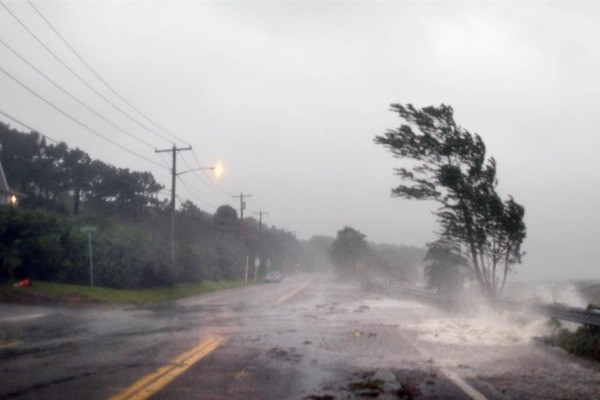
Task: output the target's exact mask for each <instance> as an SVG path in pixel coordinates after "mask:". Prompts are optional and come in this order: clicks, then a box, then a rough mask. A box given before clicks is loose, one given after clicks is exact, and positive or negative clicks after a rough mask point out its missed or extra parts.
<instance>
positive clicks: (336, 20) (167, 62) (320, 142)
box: [0, 0, 600, 280]
mask: <svg viewBox="0 0 600 400" xmlns="http://www.w3.org/2000/svg"><path fill="white" fill-rule="evenodd" d="M482 3H483V2H482ZM482 3H477V2H469V3H459V2H451V3H446V2H435V3H422V2H372V3H371V2H337V1H334V2H328V3H320V2H262V3H258V2H241V1H240V2H227V3H225V2H178V3H170V2H169V3H167V2H129V3H125V2H103V1H102V2H42V1H39V0H36V1H35V2H34V4H35V5H36V6H37V7H38V9H39V10H40V11H41V12H42V13H43V14H44V16H45V17H46V18H47V19H48V20H49V21H50V22H51V23H52V24H53V25H54V26H55V28H56V29H57V30H58V32H60V33H61V34H62V35H63V36H64V37H65V38H66V39H67V41H69V42H70V43H71V45H72V46H73V47H74V48H75V49H76V50H77V51H78V52H79V53H80V54H81V56H82V57H83V58H84V59H85V60H86V61H87V62H88V63H89V64H90V65H91V66H92V67H93V68H95V69H96V71H97V72H98V73H99V74H100V75H101V76H102V77H103V78H104V79H105V80H106V81H107V82H108V83H109V84H111V85H112V86H113V87H114V88H115V89H116V90H117V91H118V92H119V93H120V94H121V95H122V96H123V97H124V98H125V99H127V100H128V101H129V102H130V103H131V104H133V105H134V106H136V107H137V108H138V109H139V110H141V111H143V112H144V113H145V114H146V115H147V116H149V117H150V118H152V119H153V120H154V121H155V122H158V123H159V124H160V125H161V126H162V127H164V128H166V129H167V130H168V131H169V132H171V133H173V134H175V135H176V136H178V137H180V138H181V139H182V140H183V141H184V142H186V143H189V144H191V145H192V147H193V149H194V152H195V153H196V155H197V157H198V159H199V160H200V162H201V163H202V164H203V165H205V166H210V165H212V164H213V163H214V162H215V161H217V160H222V162H223V163H224V165H225V174H224V175H223V176H222V177H221V179H220V181H219V183H218V185H219V187H220V188H221V189H216V188H215V187H212V186H210V185H207V184H205V183H202V182H201V181H200V180H199V179H198V178H197V177H196V176H194V175H193V174H187V175H184V176H182V178H183V180H184V181H185V182H186V184H187V185H188V186H189V187H190V188H192V190H193V193H190V192H189V191H188V190H187V189H186V188H185V187H183V186H182V185H179V194H180V195H181V196H182V197H183V198H189V199H192V200H193V201H195V202H196V203H197V204H198V205H199V206H200V207H201V208H202V209H205V210H207V211H209V212H214V210H215V209H216V207H218V206H219V205H221V204H231V205H233V206H236V207H238V203H236V200H235V199H233V198H232V197H231V193H239V192H240V191H243V192H244V193H250V194H251V195H252V198H251V199H249V201H248V208H247V210H246V212H247V213H252V212H256V211H259V210H261V209H262V210H265V211H268V212H269V215H268V216H266V217H265V221H266V222H267V223H269V224H275V225H277V226H279V227H282V228H285V229H287V230H290V231H296V233H297V235H298V237H300V238H309V237H310V236H312V235H329V236H334V235H335V233H336V231H337V230H339V229H341V228H342V227H343V226H345V225H350V226H353V227H354V228H356V229H358V230H360V231H361V232H363V233H364V234H366V235H367V236H368V239H369V240H371V241H375V242H386V243H396V244H407V245H415V246H424V245H425V244H426V243H427V242H429V241H432V240H434V238H435V235H434V233H433V231H434V230H435V229H436V223H435V217H434V216H433V215H432V214H431V212H432V210H434V205H433V204H431V203H429V204H428V203H422V202H416V201H408V200H402V199H399V198H391V197H390V189H391V188H392V187H393V186H395V185H397V184H398V183H399V181H398V178H397V177H395V176H394V175H393V168H394V167H397V166H400V164H401V161H400V160H397V159H394V158H393V157H392V156H391V154H390V153H388V152H387V151H386V150H385V149H384V148H383V147H381V146H376V145H375V144H373V137H374V136H375V135H378V134H382V133H384V132H385V131H386V129H391V128H396V127H398V126H399V124H400V121H399V120H398V118H397V116H395V115H394V114H392V113H391V112H389V104H390V103H413V104H414V105H415V106H418V107H423V106H428V105H439V104H440V103H445V104H449V105H451V106H453V107H454V110H455V118H456V120H457V122H458V123H459V124H461V125H462V126H463V127H465V128H467V129H469V130H470V131H471V132H477V133H479V134H480V135H481V136H482V137H483V139H484V141H485V142H486V144H487V147H488V151H489V154H490V155H492V156H494V157H495V158H496V160H497V162H498V175H499V181H500V185H499V191H500V192H501V194H502V195H503V196H507V195H509V194H510V195H513V196H514V197H515V200H517V201H518V202H520V203H521V204H523V205H524V206H525V208H526V218H525V220H526V223H527V228H528V234H527V239H526V241H525V245H524V248H525V250H526V251H527V256H526V257H525V259H524V263H523V265H521V266H518V267H517V274H516V278H518V279H527V280H530V279H545V278H548V279H553V278H557V279H581V278H593V279H599V278H600V265H599V261H598V260H599V256H600V254H599V253H600V218H599V214H600V212H599V208H598V204H600V188H599V184H600V156H599V150H600V135H599V124H600V123H599V118H598V106H599V104H600V76H599V72H598V71H599V70H598V66H599V65H600V43H599V42H600V5H599V4H598V3H593V2H560V3H559V2H535V1H529V2H526V3H525V2H523V3H519V2H497V3H490V2H485V3H483V4H485V5H483V4H482ZM4 4H6V6H7V7H8V8H10V10H11V11H12V12H13V13H14V14H15V15H16V16H18V17H19V18H20V19H21V20H22V21H23V23H24V24H25V25H26V26H27V27H28V28H29V29H31V31H32V32H34V33H35V34H36V35H38V36H39V38H40V39H41V40H42V41H43V42H44V43H45V44H46V45H47V46H48V47H49V48H50V49H52V51H54V52H55V53H56V55H57V56H58V57H59V58H60V59H61V60H63V62H65V63H66V64H68V65H69V66H70V67H71V68H73V69H74V70H75V71H76V72H77V73H79V74H80V75H81V76H82V77H83V78H84V79H85V80H86V81H88V82H89V83H90V84H91V85H93V86H94V87H95V88H97V90H99V91H100V92H101V93H103V94H104V95H105V96H106V97H107V98H110V99H111V100H112V101H114V102H115V104H118V105H119V106H120V107H123V109H124V110H127V112H129V113H131V114H132V115H134V112H133V111H131V110H130V109H129V108H127V106H126V105H124V104H123V103H121V102H120V100H119V99H117V98H116V97H115V96H114V95H113V94H112V93H110V92H109V91H108V90H107V89H106V88H105V87H104V86H103V85H102V84H101V83H100V82H99V81H98V80H97V79H95V77H94V76H93V75H92V74H91V73H90V72H89V71H88V70H87V69H86V68H85V67H84V66H83V65H82V64H81V62H80V61H79V60H78V59H77V58H76V57H75V56H74V55H73V53H71V52H70V51H69V50H68V48H66V47H65V45H64V44H63V43H62V42H61V41H60V39H58V37H57V36H55V35H54V33H53V32H52V31H51V30H50V28H49V27H48V26H47V25H45V23H44V21H43V20H42V19H41V18H40V16H39V15H38V14H37V13H36V12H35V10H34V9H33V8H32V7H31V6H30V5H29V4H28V3H27V2H24V1H18V2H15V1H5V2H4ZM0 39H2V40H3V41H4V42H6V43H7V44H9V45H10V46H12V47H13V48H14V49H15V50H17V51H18V52H19V53H20V54H21V55H23V56H24V57H26V58H27V59H28V60H29V61H30V62H31V63H33V64H34V65H35V66H36V67H37V68H39V69H40V70H42V71H43V72H44V73H45V74H47V75H48V76H49V77H51V78H52V79H54V80H56V81H57V82H58V83H59V84H60V85H61V86H62V87H64V88H65V89H67V90H69V91H70V92H72V93H73V94H74V95H76V96H78V97H79V98H81V99H82V100H83V101H84V102H86V103H87V104H89V105H90V106H92V107H93V108H94V109H95V110H97V111H98V112H100V113H102V114H103V115H105V116H107V117H108V118H109V119H110V120H111V121H112V122H113V123H114V124H116V125H118V126H119V127H121V129H123V130H126V131H128V132H130V133H132V134H134V135H136V136H138V137H140V138H143V139H144V140H145V141H147V142H149V144H151V146H144V145H143V144H141V143H139V142H137V141H134V140H132V139H130V138H128V137H127V136H125V135H124V134H123V133H122V132H120V131H119V130H117V129H115V128H114V127H112V126H110V125H109V124H107V123H106V122H104V121H102V120H100V119H99V118H97V117H96V116H94V115H93V114H91V113H90V112H89V111H87V110H86V109H84V108H83V107H81V106H80V105H78V104H77V103H75V102H74V101H73V100H72V99H70V98H68V97H67V96H66V95H64V94H63V93H61V92H60V91H59V90H57V89H56V88H55V87H53V86H52V85H51V84H49V83H48V82H47V81H45V80H44V79H43V78H41V77H40V76H39V75H37V74H36V73H35V72H34V71H33V70H31V69H30V68H29V67H28V66H27V65H25V64H24V63H23V62H22V61H20V60H19V59H18V58H17V57H16V56H15V55H14V54H13V53H11V52H10V51H9V50H8V49H7V48H6V47H5V46H3V45H2V44H0V67H2V68H3V69H5V70H7V71H8V72H10V73H11V74H14V76H15V77H16V78H18V79H19V80H21V81H22V82H23V83H24V84H26V85H28V86H30V87H31V88H32V89H33V90H35V91H37V92H38V93H39V94H40V95H42V96H44V97H46V98H47V99H48V100H49V101H51V102H52V103H53V104H55V105H56V106H58V107H60V108H61V109H64V110H65V111H66V112H68V113H69V114H71V115H73V116H74V117H76V118H78V119H80V120H81V121H82V122H84V123H85V124H87V125H89V126H90V127H91V128H92V129H94V130H96V131H98V132H100V133H102V134H104V135H106V136H108V137H110V138H112V139H113V140H114V141H116V142H118V143H119V144H121V145H122V146H125V147H127V148H128V149H130V150H133V151H135V152H137V153H139V154H142V155H144V156H145V157H148V158H149V159H151V160H152V161H155V162H158V163H159V164H162V163H163V160H162V159H161V158H160V157H159V156H158V155H157V154H155V153H154V151H153V147H156V148H168V147H169V146H171V143H172V140H169V141H167V140H165V139H162V138H160V137H158V136H156V135H155V134H153V133H151V132H149V131H147V130H145V129H144V128H142V127H141V126H140V125H137V124H135V123H133V122H132V121H131V120H129V119H128V118H126V117H125V116H124V115H122V114H120V113H119V112H117V111H116V110H115V109H113V108H111V106H109V105H108V104H106V103H105V102H104V101H103V100H101V99H100V98H99V97H98V96H96V95H94V94H93V93H92V92H91V91H90V90H89V89H88V88H86V87H85V86H84V85H83V84H82V83H81V82H79V81H78V80H77V79H76V78H74V77H73V76H72V75H71V74H70V73H69V72H68V71H67V70H66V69H65V68H64V67H63V66H61V65H60V64H59V63H58V62H57V61H56V60H55V59H54V58H52V56H51V55H50V54H49V53H48V52H47V51H46V50H44V48H43V47H42V46H40V45H39V43H37V42H36V41H35V40H34V39H33V38H32V37H31V36H29V34H28V33H27V31H25V29H23V27H22V26H20V25H19V24H18V23H17V22H16V21H15V20H14V19H13V17H11V16H10V14H8V12H7V11H6V9H4V8H3V7H0ZM0 111H3V112H5V113H8V114H11V115H12V116H14V117H16V118H19V119H21V120H22V121H23V122H25V123H27V124H29V125H30V126H32V127H33V128H35V129H38V130H39V131H41V132H42V133H45V134H47V135H49V136H50V137H53V138H55V139H57V140H61V141H65V142H67V143H68V144H69V145H70V146H71V147H80V148H81V149H83V150H85V151H87V152H88V153H89V154H90V155H91V156H92V157H94V158H100V159H102V160H104V161H107V162H110V163H112V164H114V165H116V166H119V167H128V168H132V169H136V170H149V171H152V172H153V173H154V174H155V177H156V178H157V180H158V181H159V182H161V183H162V184H164V185H165V187H166V188H167V189H168V188H169V185H170V177H169V171H168V170H167V168H160V167H158V166H156V165H154V164H151V163H149V162H148V161H145V160H142V159H139V158H136V157H134V156H132V155H131V154H128V153H127V152H125V151H123V150H122V149H120V148H118V147H116V146H114V145H113V144H111V143H109V142H107V141H105V140H103V139H102V138H99V137H97V136H95V135H94V134H92V133H91V132H89V131H87V130H86V129H84V128H82V127H81V126H79V125H77V124H76V123H74V122H73V121H71V120H69V119H68V118H66V117H65V116H64V115H62V114H60V113H59V112H57V111H56V110H54V109H52V108H51V107H49V106H48V105H47V104H45V103H44V102H42V101H41V100H39V99H38V98H36V97H35V96H33V95H32V94H31V93H29V92H27V91H26V90H25V89H23V88H22V87H21V86H19V85H18V84H17V83H15V82H14V81H12V80H11V79H10V78H8V77H7V76H6V75H5V74H3V73H1V72H0ZM137 118H139V119H140V121H142V120H143V119H142V117H139V116H138V117H137ZM0 120H2V121H5V122H8V123H10V124H11V125H12V126H14V127H16V128H18V129H21V130H24V128H22V127H21V126H20V125H18V124H16V123H14V122H12V121H10V120H9V119H7V118H5V117H3V116H0ZM146 124H148V125H149V126H150V124H149V122H146ZM154 129H156V130H157V129H158V128H154ZM159 132H160V131H159ZM176 143H177V144H178V145H183V143H182V142H181V141H176ZM182 155H183V158H180V164H179V165H180V168H181V169H188V168H187V166H186V164H185V161H187V162H188V163H189V164H190V165H192V166H194V165H195V160H194V158H193V157H192V155H191V154H190V153H189V152H187V154H186V153H183V154H182ZM9 183H10V182H9ZM197 199H200V200H202V202H203V203H200V200H197Z"/></svg>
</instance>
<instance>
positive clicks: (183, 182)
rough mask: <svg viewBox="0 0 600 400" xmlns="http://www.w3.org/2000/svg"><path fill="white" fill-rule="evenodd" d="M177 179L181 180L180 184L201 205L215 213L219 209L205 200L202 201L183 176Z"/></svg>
mask: <svg viewBox="0 0 600 400" xmlns="http://www.w3.org/2000/svg"><path fill="white" fill-rule="evenodd" d="M177 179H179V182H180V183H181V184H182V185H183V187H185V188H186V189H187V191H188V193H189V194H191V195H192V196H193V197H194V198H195V199H196V200H197V201H198V202H199V203H201V204H203V205H205V206H207V207H210V208H211V209H212V210H213V211H214V210H216V209H217V207H215V206H214V205H212V204H209V203H207V202H205V201H204V200H202V199H201V198H200V196H198V195H197V194H196V193H194V191H193V190H192V189H191V188H190V187H189V186H188V184H187V183H186V182H185V181H184V180H183V178H181V176H177Z"/></svg>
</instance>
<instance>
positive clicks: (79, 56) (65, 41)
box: [28, 0, 190, 146]
mask: <svg viewBox="0 0 600 400" xmlns="http://www.w3.org/2000/svg"><path fill="white" fill-rule="evenodd" d="M28 2H29V4H30V5H31V7H33V9H34V10H35V11H36V12H37V14H38V15H39V16H40V17H41V18H42V19H43V20H44V22H46V24H47V25H48V26H49V27H50V29H52V31H53V32H54V33H55V34H56V36H58V37H59V38H60V40H62V42H63V43H64V44H65V45H66V46H67V47H68V48H69V49H70V50H71V51H72V52H73V54H75V56H76V57H77V58H78V59H79V61H81V62H82V63H83V65H85V66H86V67H87V69H88V70H89V71H90V72H91V73H92V74H94V76H95V77H96V78H98V80H99V81H100V82H102V83H103V84H104V86H106V87H107V88H108V89H109V90H110V91H111V92H112V93H113V94H114V95H115V96H117V97H118V98H119V99H121V101H122V102H123V103H125V104H127V105H128V106H129V107H131V109H133V110H134V111H136V112H137V113H138V114H139V115H141V116H142V117H144V118H145V119H146V120H148V121H149V122H150V123H152V124H153V125H154V126H156V127H157V128H159V129H160V130H162V131H163V132H165V133H166V134H168V135H169V136H171V137H172V138H174V139H177V140H179V141H180V142H182V143H184V144H186V145H188V146H190V144H189V143H187V142H186V141H184V140H183V139H181V138H180V137H178V136H176V135H174V134H172V133H171V132H169V131H168V130H166V129H165V128H163V127H162V126H160V125H159V124H158V123H156V122H154V121H153V120H152V119H151V118H150V117H148V116H147V115H145V114H144V113H142V112H141V111H140V110H138V109H137V108H136V107H134V106H133V105H132V104H131V103H130V102H129V101H127V100H126V99H125V98H124V97H123V96H121V95H120V94H119V93H118V92H117V91H116V90H115V89H114V88H113V87H112V86H111V85H109V84H108V83H107V82H106V80H104V79H103V78H102V77H101V76H100V74H98V72H96V70H95V69H94V68H92V66H91V65H90V64H89V63H88V62H87V61H86V60H85V59H84V58H83V57H82V56H81V55H80V54H79V52H77V51H76V50H75V48H73V46H71V44H70V43H69V42H68V41H67V40H66V39H65V38H64V36H63V35H61V34H60V33H59V32H58V30H57V29H56V28H55V27H54V25H52V24H51V23H50V21H49V20H48V19H47V18H46V17H45V16H44V14H42V12H41V11H40V10H39V9H38V8H37V7H36V6H35V4H33V2H32V1H31V0H28Z"/></svg>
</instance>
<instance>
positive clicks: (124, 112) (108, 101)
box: [0, 0, 170, 142]
mask: <svg viewBox="0 0 600 400" xmlns="http://www.w3.org/2000/svg"><path fill="white" fill-rule="evenodd" d="M0 5H2V7H4V9H5V10H6V11H7V12H8V13H9V14H10V15H11V16H12V17H13V18H14V19H15V20H16V21H17V22H18V23H19V24H20V25H21V26H22V27H23V29H25V30H26V31H27V33H29V34H30V35H31V36H32V37H33V38H34V39H35V40H36V41H37V42H38V43H39V44H40V45H41V46H42V47H43V48H44V49H45V50H46V51H47V52H48V53H50V54H51V55H52V56H53V57H54V58H55V59H56V60H57V61H58V62H59V63H60V64H61V65H62V66H63V67H65V68H66V69H67V70H68V71H69V72H71V74H73V75H74V76H75V77H76V78H77V79H78V80H79V81H80V82H81V83H83V84H84V85H85V86H86V87H87V88H88V89H90V90H91V91H92V92H94V93H95V94H96V95H97V96H99V97H100V98H101V99H103V100H104V101H105V102H106V103H108V104H109V105H111V106H112V107H113V108H114V109H116V110H118V111H119V112H121V113H122V114H123V115H125V116H126V117H127V118H129V119H131V120H132V121H133V122H135V123H136V124H138V125H140V126H141V127H143V128H144V129H146V130H147V131H149V132H152V133H154V134H155V135H156V136H158V137H160V138H162V139H163V140H166V141H169V142H170V140H169V139H167V138H166V137H165V136H164V135H162V134H160V133H158V132H156V131H155V130H154V129H152V128H149V127H148V126H146V125H145V124H143V123H142V122H140V121H139V120H137V119H136V118H134V117H132V116H131V115H130V114H129V113H127V112H126V111H124V110H123V109H121V108H120V107H119V106H117V105H116V104H114V103H113V102H112V101H110V100H109V99H108V98H106V96H104V95H103V94H102V93H100V92H99V91H98V90H96V89H95V88H94V87H93V86H92V85H90V84H89V83H88V82H87V81H86V80H85V79H83V78H82V77H81V75H79V74H78V73H77V72H75V71H74V70H73V69H72V68H71V67H69V66H68V65H67V64H66V63H65V62H64V61H63V60H62V59H61V58H60V57H59V56H57V55H56V53H54V52H53V51H52V50H51V49H50V48H49V47H48V46H47V45H46V44H45V43H44V42H43V41H42V40H41V39H40V38H39V37H37V35H36V34H35V33H33V32H32V31H31V30H30V29H29V28H28V27H27V25H25V23H24V22H23V21H21V20H20V19H19V17H17V16H16V15H15V14H14V13H13V12H12V11H11V10H10V8H8V7H7V6H6V4H4V1H2V0H0Z"/></svg>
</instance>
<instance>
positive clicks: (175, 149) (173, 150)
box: [155, 144, 192, 271]
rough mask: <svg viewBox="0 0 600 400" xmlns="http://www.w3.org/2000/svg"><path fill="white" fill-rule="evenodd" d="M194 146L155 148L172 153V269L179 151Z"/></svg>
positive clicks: (173, 263)
mask: <svg viewBox="0 0 600 400" xmlns="http://www.w3.org/2000/svg"><path fill="white" fill-rule="evenodd" d="M191 149H192V146H188V147H177V146H175V144H173V147H172V148H170V149H164V150H155V153H169V152H170V153H172V156H173V164H172V165H173V166H172V168H171V271H172V270H173V269H174V268H175V208H176V207H175V193H176V192H175V188H176V187H175V182H176V181H177V152H178V151H184V150H191Z"/></svg>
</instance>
